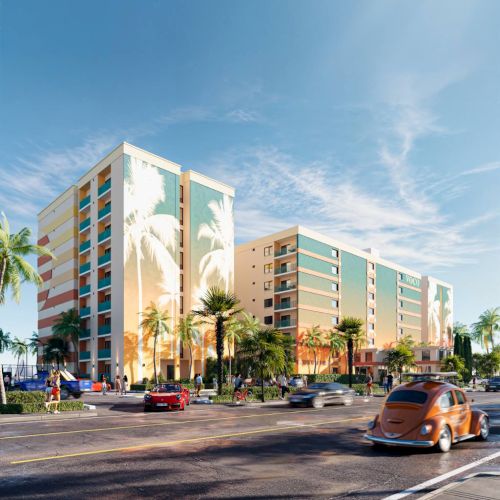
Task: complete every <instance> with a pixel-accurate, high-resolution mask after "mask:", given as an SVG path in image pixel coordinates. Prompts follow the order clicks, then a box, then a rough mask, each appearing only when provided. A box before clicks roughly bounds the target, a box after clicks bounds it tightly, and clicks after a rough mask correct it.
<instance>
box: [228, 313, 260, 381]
mask: <svg viewBox="0 0 500 500" xmlns="http://www.w3.org/2000/svg"><path fill="white" fill-rule="evenodd" d="M259 330H260V321H259V319H258V318H254V316H253V315H251V314H250V313H247V312H246V311H242V313H241V316H240V317H238V318H236V317H234V316H233V318H231V320H230V321H229V322H228V324H227V327H226V340H227V349H228V351H229V380H231V375H232V371H231V368H232V366H231V358H232V356H231V346H233V345H234V364H235V365H236V344H237V343H238V342H241V340H242V339H243V337H245V335H252V334H253V333H256V332H258V331H259Z"/></svg>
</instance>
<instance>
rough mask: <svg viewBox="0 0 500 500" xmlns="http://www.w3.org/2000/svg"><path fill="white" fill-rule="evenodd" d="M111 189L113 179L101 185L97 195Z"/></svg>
mask: <svg viewBox="0 0 500 500" xmlns="http://www.w3.org/2000/svg"><path fill="white" fill-rule="evenodd" d="M110 189H111V179H108V180H107V181H106V182H105V183H104V184H102V185H101V186H99V189H98V190H97V195H98V196H102V195H103V194H104V193H106V192H107V191H109V190H110Z"/></svg>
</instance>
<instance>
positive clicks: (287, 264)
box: [235, 226, 453, 377]
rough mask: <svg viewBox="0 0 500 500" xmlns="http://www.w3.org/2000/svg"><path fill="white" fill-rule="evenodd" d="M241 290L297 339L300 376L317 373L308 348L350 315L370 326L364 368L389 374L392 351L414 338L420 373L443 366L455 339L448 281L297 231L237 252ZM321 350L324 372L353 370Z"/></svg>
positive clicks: (359, 356) (360, 367)
mask: <svg viewBox="0 0 500 500" xmlns="http://www.w3.org/2000/svg"><path fill="white" fill-rule="evenodd" d="M235 255H236V257H235V263H236V281H235V291H236V294H237V295H238V297H239V298H240V299H241V302H242V306H243V307H245V308H246V309H248V310H249V311H250V312H251V313H252V314H254V315H255V316H256V317H258V318H259V319H260V320H261V321H262V322H263V323H264V324H265V325H269V326H274V327H276V328H278V329H280V330H281V331H283V333H285V334H289V335H292V336H293V337H294V338H295V339H296V344H297V348H296V371H297V372H298V373H312V370H313V357H312V354H311V352H310V351H309V350H307V349H306V348H305V347H303V346H302V345H301V342H302V339H303V336H304V333H305V332H306V331H307V330H308V329H310V328H311V327H313V326H314V325H319V326H320V328H321V329H322V330H325V331H327V330H329V329H332V328H334V327H335V326H336V325H337V324H338V323H339V321H340V319H341V318H342V317H346V316H354V317H356V318H361V319H362V320H363V322H364V326H363V328H364V331H365V335H366V343H365V346H364V347H363V348H362V349H361V350H360V351H359V352H357V353H356V359H355V367H356V371H358V372H361V373H366V372H368V371H369V372H371V373H372V374H373V375H374V376H375V377H379V376H381V375H382V374H383V370H384V363H383V359H384V357H385V352H384V351H385V350H387V349H388V348H390V347H391V346H393V345H395V344H396V342H397V341H398V340H399V339H400V338H401V337H402V336H405V335H411V336H412V337H413V338H414V339H415V341H416V343H417V345H418V347H417V348H416V349H415V351H416V357H417V364H418V365H419V366H420V369H422V370H426V371H429V370H431V369H436V368H439V363H440V357H442V356H443V355H444V353H445V352H446V350H447V349H448V348H449V347H450V343H451V342H452V338H451V333H452V325H453V296H452V293H453V288H452V286H451V285H449V284H448V283H444V282H442V281H439V280H436V279H435V278H431V277H428V276H424V277H422V276H421V275H420V274H419V273H417V272H415V271H413V270H411V269H407V268H405V267H402V266H400V265H398V264H395V263H392V262H389V261H387V260H384V259H382V258H380V256H379V254H378V252H377V251H376V250H372V249H368V250H358V249H356V248H353V247H351V246H349V245H346V244H343V243H341V242H339V241H336V240H333V239H331V238H329V237H326V236H324V235H322V234H319V233H316V232H314V231H311V230H308V229H306V228H303V227H301V226H295V227H292V228H290V229H288V230H285V231H281V232H279V233H275V234H272V235H269V236H265V237H263V238H260V239H258V240H255V241H251V242H249V243H245V244H242V245H239V246H238V247H237V248H236V254H235ZM328 357H329V356H328V349H321V350H320V356H319V358H320V359H319V371H320V372H322V373H324V372H327V371H328V370H329V369H332V370H333V371H335V372H337V371H341V370H342V371H344V370H345V359H341V358H335V359H334V360H333V364H332V363H329V360H328Z"/></svg>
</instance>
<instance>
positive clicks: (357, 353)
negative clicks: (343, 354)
mask: <svg viewBox="0 0 500 500" xmlns="http://www.w3.org/2000/svg"><path fill="white" fill-rule="evenodd" d="M354 362H355V363H360V362H361V354H360V353H359V352H356V353H355V354H354Z"/></svg>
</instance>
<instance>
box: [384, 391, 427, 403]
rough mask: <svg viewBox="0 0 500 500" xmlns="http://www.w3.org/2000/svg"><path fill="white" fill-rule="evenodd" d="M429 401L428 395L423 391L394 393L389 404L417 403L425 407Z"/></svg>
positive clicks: (388, 401) (389, 398)
mask: <svg viewBox="0 0 500 500" xmlns="http://www.w3.org/2000/svg"><path fill="white" fill-rule="evenodd" d="M426 401H427V393H425V392H422V391H406V390H402V391H392V392H391V393H390V395H389V397H388V398H387V403H417V404H419V405H423V404H424V403H425V402H426Z"/></svg>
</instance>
